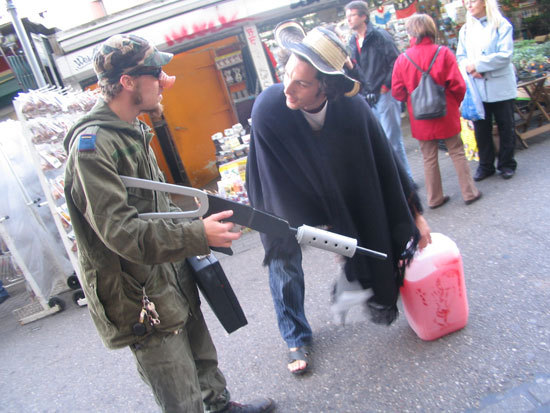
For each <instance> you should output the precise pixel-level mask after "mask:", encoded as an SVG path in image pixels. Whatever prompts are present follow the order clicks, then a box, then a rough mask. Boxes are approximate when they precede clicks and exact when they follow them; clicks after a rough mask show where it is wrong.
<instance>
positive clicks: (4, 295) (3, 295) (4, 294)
mask: <svg viewBox="0 0 550 413" xmlns="http://www.w3.org/2000/svg"><path fill="white" fill-rule="evenodd" d="M9 296H10V295H9V294H8V291H7V290H6V289H5V288H4V284H2V280H0V304H1V303H3V302H4V301H6V300H7V299H8V298H9Z"/></svg>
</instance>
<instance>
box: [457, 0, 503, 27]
mask: <svg viewBox="0 0 550 413" xmlns="http://www.w3.org/2000/svg"><path fill="white" fill-rule="evenodd" d="M477 1H483V2H484V3H485V12H486V13H487V23H488V24H489V25H490V26H491V27H492V28H493V30H496V29H498V28H499V27H500V25H501V24H502V23H503V22H504V17H503V16H502V14H501V13H500V10H499V7H498V2H497V0H477ZM472 19H473V17H472V15H470V13H468V15H467V16H466V24H468V23H471V21H472Z"/></svg>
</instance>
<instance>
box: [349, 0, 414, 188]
mask: <svg viewBox="0 0 550 413" xmlns="http://www.w3.org/2000/svg"><path fill="white" fill-rule="evenodd" d="M345 10H346V18H347V20H348V25H349V27H350V29H351V30H352V31H353V32H354V34H353V35H352V36H351V38H350V40H349V47H350V48H351V57H352V60H351V67H349V66H348V69H351V71H350V74H351V75H352V76H353V77H355V78H357V79H359V80H360V81H361V83H362V88H361V92H360V93H361V95H363V96H364V97H365V99H366V100H367V102H368V103H369V105H370V107H371V108H372V110H373V112H374V114H375V115H376V117H377V118H378V120H379V121H380V124H381V125H382V128H383V129H384V132H385V133H386V136H387V138H388V139H389V140H390V143H391V145H392V146H393V149H394V150H395V153H396V154H397V156H398V158H399V160H400V161H401V162H402V164H403V166H404V168H405V170H406V171H407V174H408V175H409V177H410V178H411V180H412V179H413V178H412V173H411V168H410V166H409V162H408V160H407V155H406V153H405V147H404V146H403V135H402V133H401V103H400V102H398V101H397V100H395V99H394V98H393V97H392V94H391V76H392V72H393V64H394V63H395V59H397V56H399V50H397V47H396V46H395V42H394V41H393V39H392V37H391V35H390V34H389V33H388V32H387V31H385V30H381V29H379V28H377V27H375V26H374V25H373V24H372V23H371V22H370V19H369V9H368V4H367V3H366V2H364V1H352V2H350V3H348V4H347V5H346V7H345Z"/></svg>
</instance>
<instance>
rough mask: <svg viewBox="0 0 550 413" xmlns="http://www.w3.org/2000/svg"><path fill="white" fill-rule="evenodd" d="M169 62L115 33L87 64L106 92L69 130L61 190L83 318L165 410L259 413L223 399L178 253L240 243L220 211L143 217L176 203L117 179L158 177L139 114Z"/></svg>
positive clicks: (169, 79)
mask: <svg viewBox="0 0 550 413" xmlns="http://www.w3.org/2000/svg"><path fill="white" fill-rule="evenodd" d="M171 58H172V55H171V54H169V53H162V52H160V51H158V50H157V49H156V48H155V47H153V46H152V45H150V44H149V42H147V40H145V39H142V38H141V37H138V36H134V35H127V34H124V35H115V36H112V37H110V38H109V39H107V40H106V41H105V42H104V43H103V44H101V45H100V46H99V48H98V49H97V50H96V52H95V54H94V60H93V66H94V71H95V73H96V74H97V77H98V80H99V82H98V83H99V87H100V89H101V92H102V95H103V98H102V99H101V98H100V99H99V100H98V102H97V104H96V105H95V106H94V108H93V109H92V110H91V111H90V113H89V114H87V115H86V116H84V117H83V118H81V119H80V120H79V121H77V122H76V124H75V125H74V126H73V127H72V128H71V130H70V131H69V132H68V134H67V136H66V138H65V141H64V145H65V149H66V150H67V152H68V154H69V157H68V161H67V166H66V171H65V197H66V200H67V206H68V209H69V214H70V217H71V223H72V225H73V229H74V232H75V235H76V241H77V245H78V258H79V264H80V277H81V281H82V287H83V289H84V293H85V295H86V298H87V301H88V308H89V310H90V314H91V316H92V320H93V322H94V324H95V326H96V328H97V330H98V332H99V335H100V336H101V338H102V340H103V342H104V344H105V345H106V346H107V347H109V348H113V349H114V348H121V347H126V346H129V347H130V349H131V350H132V353H133V354H134V356H135V359H136V364H137V366H138V371H139V373H140V376H141V377H142V378H143V380H144V381H145V382H146V383H147V384H148V385H149V386H150V387H151V389H152V390H153V393H154V395H155V399H156V401H157V403H158V404H159V405H160V407H161V408H162V410H163V411H164V412H193V413H200V412H203V411H204V410H206V411H209V412H267V411H271V410H272V409H273V407H274V405H273V402H272V401H271V400H269V399H266V400H263V401H261V402H258V403H256V404H255V405H244V406H243V405H240V404H237V403H234V402H230V401H229V392H228V391H227V389H226V381H225V378H224V376H223V374H222V373H221V371H220V370H219V369H218V361H217V355H216V349H215V347H214V343H213V342H212V339H211V337H210V333H209V332H208V328H207V326H206V324H205V321H204V318H203V315H202V313H201V310H200V306H199V297H198V291H197V287H196V285H195V282H194V280H193V278H192V274H191V271H190V267H189V264H188V263H187V262H186V261H185V258H186V257H191V256H195V255H203V254H208V253H209V252H210V249H209V246H217V247H227V246H230V245H231V242H232V241H233V240H235V239H237V238H239V236H240V234H239V233H233V232H231V229H232V227H233V224H231V223H222V222H220V221H221V220H223V219H225V218H228V217H229V216H231V215H232V211H224V212H220V213H219V214H214V215H211V216H210V217H208V218H205V219H203V220H195V221H191V222H189V221H185V220H163V219H156V220H155V219H141V218H139V216H138V214H140V213H145V212H169V211H173V210H177V207H176V206H175V205H174V204H172V203H171V201H170V198H169V196H168V194H166V193H165V192H157V191H151V190H147V189H138V188H126V187H125V185H124V183H123V181H122V179H121V175H126V176H130V177H135V178H142V179H148V180H154V181H163V180H164V178H163V176H162V173H161V171H160V169H159V167H158V165H157V162H156V159H155V155H154V153H153V150H152V149H151V147H150V146H149V144H150V142H151V139H152V137H153V134H152V132H151V131H150V129H149V127H148V126H147V125H146V124H145V123H144V122H142V121H140V120H138V119H137V116H138V115H139V114H140V113H151V114H153V113H154V114H158V113H160V111H161V106H160V101H161V99H162V95H161V93H162V91H163V89H166V88H168V87H170V86H171V85H172V84H173V82H174V81H175V78H174V77H173V76H168V75H166V73H164V72H163V71H162V66H163V65H165V64H166V63H168V62H169V61H170V60H171Z"/></svg>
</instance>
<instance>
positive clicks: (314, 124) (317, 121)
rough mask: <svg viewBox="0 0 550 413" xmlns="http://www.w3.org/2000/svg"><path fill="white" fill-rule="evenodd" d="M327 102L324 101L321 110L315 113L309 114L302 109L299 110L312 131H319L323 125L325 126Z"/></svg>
mask: <svg viewBox="0 0 550 413" xmlns="http://www.w3.org/2000/svg"><path fill="white" fill-rule="evenodd" d="M327 102H328V101H325V104H324V105H323V109H321V110H320V111H319V112H317V113H309V112H306V111H305V110H303V109H300V110H301V111H302V113H303V114H304V117H305V118H306V120H307V122H308V123H309V125H310V126H311V129H313V130H314V131H320V130H321V129H323V125H324V124H325V117H326V116H327Z"/></svg>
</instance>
